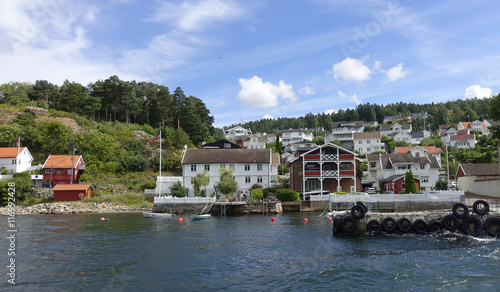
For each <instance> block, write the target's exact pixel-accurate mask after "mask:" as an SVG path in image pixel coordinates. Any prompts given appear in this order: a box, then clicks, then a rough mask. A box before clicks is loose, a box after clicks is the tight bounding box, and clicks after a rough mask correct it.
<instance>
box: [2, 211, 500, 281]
mask: <svg viewBox="0 0 500 292" xmlns="http://www.w3.org/2000/svg"><path fill="white" fill-rule="evenodd" d="M102 216H103V215H102V214H86V215H25V216H22V215H19V216H17V218H16V220H17V222H16V223H17V226H16V227H17V230H18V233H17V237H18V238H17V241H16V248H17V253H16V264H17V265H16V285H15V286H14V285H11V284H8V283H7V280H8V276H7V275H6V272H5V273H2V275H3V276H2V277H3V278H2V281H1V282H2V283H1V286H0V289H2V290H5V288H9V291H21V290H22V291H70V290H74V291H137V290H141V291H195V290H201V289H205V290H231V291H270V290H272V291H326V290H329V291H336V290H347V291H358V290H360V289H362V290H365V289H370V290H381V291H436V290H444V291H447V290H449V291H465V290H471V289H487V291H499V289H500V288H498V285H499V283H500V269H499V264H500V243H499V241H496V240H492V239H490V240H481V239H474V238H470V237H466V236H463V235H454V234H450V233H445V234H440V235H434V236H430V235H426V236H421V235H414V234H408V235H404V236H403V235H376V236H370V235H363V236H352V237H333V236H332V226H331V223H330V222H328V221H327V220H326V219H325V218H323V217H322V218H319V217H317V214H304V213H291V214H284V215H278V216H275V217H276V221H275V222H271V216H260V215H254V216H241V217H228V218H217V217H213V218H211V219H206V220H200V221H191V219H189V217H187V216H184V217H183V218H184V222H183V223H182V224H179V223H178V221H177V218H174V219H151V218H143V217H142V215H141V214H140V213H119V214H106V215H104V217H106V218H107V219H108V220H105V221H100V220H99V218H101V217H102ZM305 216H307V218H308V222H307V223H304V220H303V219H304V217H305ZM2 218H3V219H2ZM0 220H2V222H0V228H1V230H4V233H3V234H6V230H7V229H8V228H7V218H6V217H0ZM3 237H4V239H2V245H1V247H0V248H1V250H0V260H1V263H2V265H3V266H4V271H6V270H7V269H6V268H5V266H6V265H7V264H8V260H9V257H8V256H7V250H8V243H7V242H6V240H5V237H6V236H3Z"/></svg>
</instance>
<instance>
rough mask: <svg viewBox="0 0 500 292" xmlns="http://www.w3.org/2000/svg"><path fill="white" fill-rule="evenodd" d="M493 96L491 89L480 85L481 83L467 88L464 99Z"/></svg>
mask: <svg viewBox="0 0 500 292" xmlns="http://www.w3.org/2000/svg"><path fill="white" fill-rule="evenodd" d="M490 96H491V89H489V88H488V87H480V86H479V85H472V86H469V87H467V88H466V89H465V94H464V99H470V98H474V97H477V98H486V97H490Z"/></svg>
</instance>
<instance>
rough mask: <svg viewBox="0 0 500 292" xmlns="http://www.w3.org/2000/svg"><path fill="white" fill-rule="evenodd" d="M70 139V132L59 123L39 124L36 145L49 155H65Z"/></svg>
mask: <svg viewBox="0 0 500 292" xmlns="http://www.w3.org/2000/svg"><path fill="white" fill-rule="evenodd" d="M70 139H71V134H70V130H69V129H68V128H66V126H64V125H63V123H61V122H59V121H52V122H47V123H41V124H40V135H39V136H38V137H37V144H38V145H40V148H41V149H42V150H44V151H46V152H48V153H51V154H65V153H67V151H68V147H69V141H70Z"/></svg>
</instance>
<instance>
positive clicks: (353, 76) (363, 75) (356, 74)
mask: <svg viewBox="0 0 500 292" xmlns="http://www.w3.org/2000/svg"><path fill="white" fill-rule="evenodd" d="M332 72H333V74H334V77H335V79H336V80H339V79H344V80H346V81H347V82H362V81H365V80H368V79H370V74H372V73H373V72H372V71H371V70H370V68H368V67H366V66H365V65H364V64H363V61H362V60H358V59H352V58H346V59H344V60H343V61H342V62H340V63H337V64H335V65H333V69H332Z"/></svg>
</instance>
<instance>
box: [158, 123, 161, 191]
mask: <svg viewBox="0 0 500 292" xmlns="http://www.w3.org/2000/svg"><path fill="white" fill-rule="evenodd" d="M159 184H160V186H159V187H158V190H159V194H158V196H161V128H160V181H159Z"/></svg>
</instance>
